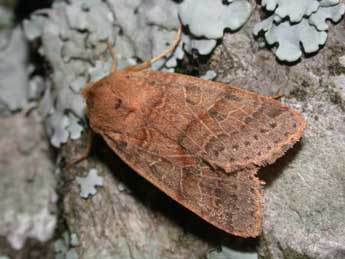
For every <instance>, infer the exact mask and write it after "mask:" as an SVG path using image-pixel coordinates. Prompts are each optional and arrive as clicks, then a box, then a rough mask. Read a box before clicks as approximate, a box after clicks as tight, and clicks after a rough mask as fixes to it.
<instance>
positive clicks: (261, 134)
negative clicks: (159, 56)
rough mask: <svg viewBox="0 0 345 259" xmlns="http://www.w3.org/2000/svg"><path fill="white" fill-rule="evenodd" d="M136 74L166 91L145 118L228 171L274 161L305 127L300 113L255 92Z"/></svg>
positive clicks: (169, 75)
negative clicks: (161, 99)
mask: <svg viewBox="0 0 345 259" xmlns="http://www.w3.org/2000/svg"><path fill="white" fill-rule="evenodd" d="M132 76H134V77H135V76H138V77H140V78H141V79H145V80H146V82H147V84H152V86H154V87H156V88H159V89H160V91H162V93H161V95H162V96H165V98H164V103H160V105H159V107H151V108H152V111H151V114H150V116H151V117H150V118H148V119H147V120H148V121H147V123H148V124H149V123H153V124H155V125H156V127H157V128H161V130H162V131H168V132H166V133H167V134H168V135H169V136H170V137H171V138H172V139H175V140H176V141H177V142H178V143H179V145H181V146H182V147H184V148H185V149H186V150H188V152H189V153H191V154H194V155H197V156H199V157H201V158H202V159H204V160H205V161H206V162H207V163H209V164H210V165H212V166H213V167H219V168H222V169H223V170H225V171H226V172H232V171H236V170H241V169H244V168H248V169H251V168H254V167H256V166H262V165H266V164H271V163H273V162H274V161H275V160H276V159H277V158H279V157H281V156H282V155H283V154H284V152H285V151H286V150H287V149H288V148H290V147H291V146H292V145H293V144H294V143H295V142H297V141H298V140H299V139H300V137H301V135H302V132H303V130H304V128H305V122H304V120H303V118H302V117H301V115H300V114H299V113H297V112H295V111H294V110H292V109H291V108H289V107H288V106H286V105H283V104H281V103H280V102H278V101H276V100H273V99H272V98H269V97H265V96H262V95H259V94H256V93H251V92H248V91H244V90H241V89H238V88H234V87H231V86H228V85H225V84H221V83H215V82H210V81H204V80H201V79H199V78H194V77H189V76H184V75H176V74H173V73H162V72H159V73H158V72H155V71H144V72H138V73H137V74H133V75H132ZM152 82H155V83H154V84H153V83H152ZM167 125H169V127H168V128H167Z"/></svg>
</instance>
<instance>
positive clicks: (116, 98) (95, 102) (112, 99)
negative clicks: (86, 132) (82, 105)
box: [81, 74, 136, 132]
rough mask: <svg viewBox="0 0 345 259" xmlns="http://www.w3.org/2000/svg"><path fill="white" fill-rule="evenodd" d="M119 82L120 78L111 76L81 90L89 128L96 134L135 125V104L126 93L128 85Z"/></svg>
mask: <svg viewBox="0 0 345 259" xmlns="http://www.w3.org/2000/svg"><path fill="white" fill-rule="evenodd" d="M121 82H122V81H121V78H118V77H117V75H114V74H112V75H109V76H107V77H104V78H102V79H100V80H99V81H96V82H94V83H91V84H88V85H86V86H85V87H84V89H83V90H82V93H81V94H82V96H83V97H84V99H85V101H86V110H87V116H88V118H89V122H90V126H91V127H92V128H93V129H94V130H95V131H96V132H97V131H99V130H104V129H109V128H111V129H113V130H115V131H118V130H120V129H122V130H123V129H124V128H128V127H130V125H131V124H132V123H135V111H136V108H135V102H133V98H132V96H131V95H130V93H129V92H128V91H130V90H129V89H128V85H125V86H124V85H123V84H122V83H121ZM133 120H134V121H133Z"/></svg>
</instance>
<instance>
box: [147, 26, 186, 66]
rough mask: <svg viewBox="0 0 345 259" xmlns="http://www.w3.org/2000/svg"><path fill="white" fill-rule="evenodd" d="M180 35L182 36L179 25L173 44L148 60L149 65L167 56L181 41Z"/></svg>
mask: <svg viewBox="0 0 345 259" xmlns="http://www.w3.org/2000/svg"><path fill="white" fill-rule="evenodd" d="M181 34H182V24H181V23H180V25H179V27H178V30H177V35H176V38H175V40H174V42H173V43H172V44H171V45H170V46H169V47H168V48H166V49H165V50H163V51H162V52H161V53H160V54H159V55H157V56H156V57H153V58H152V59H151V60H150V65H151V64H153V63H155V62H156V61H158V60H160V59H161V58H163V57H164V56H166V55H168V54H169V53H171V52H172V51H173V50H174V49H175V48H176V47H177V45H178V43H179V42H180V40H181Z"/></svg>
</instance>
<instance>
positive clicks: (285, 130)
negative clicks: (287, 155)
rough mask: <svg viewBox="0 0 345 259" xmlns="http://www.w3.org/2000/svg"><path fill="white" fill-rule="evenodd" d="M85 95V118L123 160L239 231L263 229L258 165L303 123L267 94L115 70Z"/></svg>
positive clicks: (280, 151) (291, 140) (278, 150)
mask: <svg viewBox="0 0 345 259" xmlns="http://www.w3.org/2000/svg"><path fill="white" fill-rule="evenodd" d="M109 90H110V91H109ZM85 96H87V101H88V115H89V119H90V125H91V126H92V127H93V129H94V130H95V131H96V132H97V133H99V134H101V135H102V136H103V138H104V139H105V140H106V142H107V143H108V145H109V146H110V147H111V148H112V149H113V150H114V151H115V152H116V153H117V154H118V155H119V156H120V157H121V158H122V159H123V160H124V161H125V162H126V163H128V164H129V165H130V166H131V167H132V168H133V169H134V170H136V171H137V172H138V173H139V174H140V175H142V176H143V177H144V178H146V179H147V180H149V181H150V182H151V183H153V184H154V185H155V186H157V187H158V188H160V189H161V190H162V191H164V192H165V193H167V194H168V195H169V196H170V197H172V198H173V199H175V200H176V201H178V202H179V203H181V204H182V205H183V206H185V207H187V208H189V209H190V210H191V211H193V212H194V213H196V214H197V215H199V216H201V217H202V218H204V219H205V220H207V221H208V222H210V223H212V224H213V225H215V226H217V227H219V228H221V229H223V230H225V231H227V232H229V233H232V234H235V235H238V236H242V237H249V236H256V235H258V234H259V232H260V228H261V219H262V205H261V198H262V193H261V183H260V181H259V179H258V178H257V177H256V176H255V175H256V172H257V170H258V166H261V165H264V164H267V163H272V162H274V161H275V160H276V159H277V158H278V157H280V156H282V155H283V153H284V152H285V150H286V149H287V148H289V147H290V146H291V145H292V144H294V143H295V142H296V141H297V140H298V139H299V138H300V137H301V134H302V131H303V129H304V127H305V123H304V120H303V119H302V118H301V116H300V115H299V114H298V113H296V112H294V111H293V110H291V109H290V108H288V107H287V106H284V105H282V104H280V103H279V102H277V101H275V100H272V99H271V98H268V97H264V96H261V95H258V94H255V93H250V92H247V91H243V90H240V89H237V88H233V87H230V86H228V85H225V84H220V83H213V82H209V81H203V80H200V79H198V78H193V77H188V76H183V75H176V74H173V73H163V72H154V71H142V72H128V73H127V72H123V73H120V72H119V73H115V74H114V75H111V76H109V78H105V79H103V81H102V80H101V81H100V82H99V83H98V84H97V85H96V86H93V87H92V88H91V90H88V91H86V94H85ZM105 99H106V102H104V100H105Z"/></svg>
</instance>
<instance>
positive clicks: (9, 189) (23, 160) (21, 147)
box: [0, 114, 57, 254]
mask: <svg viewBox="0 0 345 259" xmlns="http://www.w3.org/2000/svg"><path fill="white" fill-rule="evenodd" d="M0 125H1V127H0V168H1V169H0V171H1V181H0V197H1V199H0V237H1V238H5V239H6V240H7V241H8V243H9V244H10V245H11V246H12V248H13V249H21V248H23V247H24V245H25V243H26V241H27V239H33V240H36V241H40V242H45V241H48V240H49V239H50V238H51V237H52V236H53V234H54V230H55V226H56V223H57V215H56V202H57V195H56V193H55V190H54V188H55V186H56V182H55V177H54V175H53V170H54V167H53V164H52V162H51V160H50V151H49V147H48V145H47V143H46V141H45V140H44V134H43V129H42V126H41V124H40V121H38V120H37V117H35V115H31V116H28V117H26V116H24V114H17V115H14V116H10V117H7V118H0ZM0 250H1V248H0ZM0 254H1V251H0Z"/></svg>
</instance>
